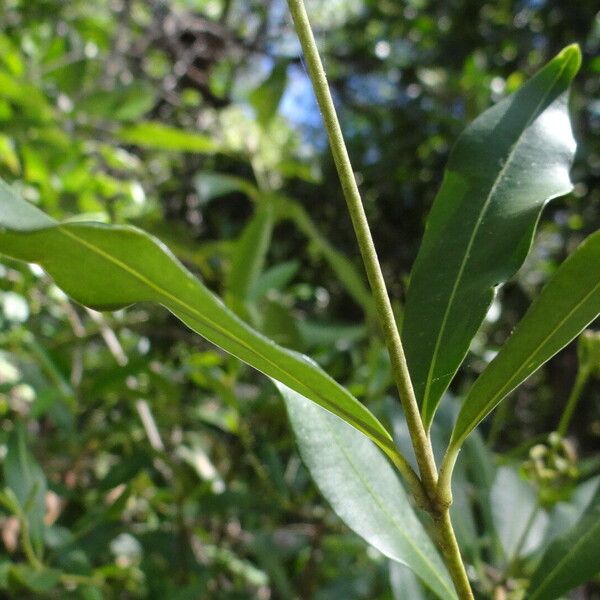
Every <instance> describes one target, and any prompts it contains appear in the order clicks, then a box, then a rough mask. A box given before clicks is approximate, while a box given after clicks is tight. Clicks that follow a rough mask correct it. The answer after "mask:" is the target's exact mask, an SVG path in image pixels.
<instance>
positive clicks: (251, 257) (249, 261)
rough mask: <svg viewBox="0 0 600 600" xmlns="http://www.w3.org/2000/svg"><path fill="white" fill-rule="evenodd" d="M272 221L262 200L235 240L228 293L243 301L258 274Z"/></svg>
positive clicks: (267, 205) (261, 267)
mask: <svg viewBox="0 0 600 600" xmlns="http://www.w3.org/2000/svg"><path fill="white" fill-rule="evenodd" d="M274 224H275V221H274V214H273V207H272V206H271V204H270V203H269V202H262V203H261V204H260V205H259V207H258V208H257V210H256V212H255V213H254V215H253V216H252V218H251V219H250V221H248V223H247V225H246V227H245V228H244V230H243V231H242V235H241V236H240V238H239V239H238V241H237V242H236V245H235V249H234V252H233V257H232V261H231V272H230V273H229V281H228V292H229V293H230V294H232V295H233V296H235V297H237V298H238V299H240V300H242V301H245V300H247V299H248V296H249V295H250V290H251V289H252V286H253V285H254V284H255V283H256V280H257V279H258V277H259V275H260V274H261V273H262V271H263V268H264V265H265V259H266V256H267V252H268V250H269V245H270V243H271V235H272V233H273V226H274Z"/></svg>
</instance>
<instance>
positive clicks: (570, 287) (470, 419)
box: [450, 232, 600, 448]
mask: <svg viewBox="0 0 600 600" xmlns="http://www.w3.org/2000/svg"><path fill="white" fill-rule="evenodd" d="M598 314H600V232H596V233H594V234H593V235H591V236H589V237H588V238H587V239H586V240H585V241H584V242H583V243H582V244H581V245H580V246H579V247H578V248H577V250H575V252H573V254H572V255H571V256H570V257H569V258H568V259H567V260H566V261H565V262H564V263H563V264H562V265H561V266H560V267H559V268H558V270H557V271H556V273H555V274H554V276H553V277H552V279H551V280H550V281H549V282H548V284H547V285H546V287H545V288H544V289H543V290H542V292H541V294H540V295H539V296H538V298H537V299H536V300H535V301H534V302H533V304H532V305H531V307H530V308H529V310H528V311H527V313H526V314H525V316H524V317H523V319H522V320H521V322H520V323H519V324H518V325H517V327H516V329H515V331H514V333H513V334H512V335H511V336H510V338H509V339H508V341H507V342H506V343H505V344H504V346H502V348H501V350H500V352H499V353H498V354H497V356H496V357H495V358H494V360H493V361H492V362H491V363H490V364H489V365H488V366H487V368H486V369H485V371H484V372H483V373H482V374H481V375H480V376H479V378H478V379H477V381H475V383H474V385H473V387H472V388H471V389H470V390H469V393H468V394H467V397H466V398H465V401H464V403H463V405H462V408H461V410H460V413H459V414H458V418H457V421H456V425H455V426H454V432H453V433H452V440H451V442H450V443H451V445H452V446H453V447H455V448H458V447H460V445H461V444H462V442H463V441H464V439H465V438H466V437H467V435H469V433H470V432H471V431H472V430H473V429H474V428H475V427H476V425H477V424H478V423H479V422H480V421H481V420H482V419H483V418H484V417H485V416H486V415H488V414H489V413H490V412H491V411H492V410H493V408H494V407H495V406H496V405H497V404H498V403H499V402H500V401H501V400H502V399H503V398H504V397H506V395H507V394H509V393H510V392H511V391H512V390H514V389H515V388H516V387H517V386H518V385H520V384H521V383H522V382H523V381H525V380H526V379H527V378H528V377H529V376H530V375H531V374H532V373H534V372H535V371H537V369H539V368H540V367H541V366H542V365H543V364H544V363H545V362H546V361H547V360H549V359H550V358H552V357H553V356H554V355H555V354H556V353H557V352H558V351H559V350H561V348H563V347H564V346H566V345H567V344H568V343H569V342H570V341H571V340H572V339H574V338H575V337H577V335H579V333H580V332H581V331H582V330H583V329H584V328H585V327H586V326H587V325H588V324H589V323H590V322H591V321H593V320H594V319H595V318H596V317H597V316H598Z"/></svg>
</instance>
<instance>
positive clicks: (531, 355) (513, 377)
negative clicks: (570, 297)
mask: <svg viewBox="0 0 600 600" xmlns="http://www.w3.org/2000/svg"><path fill="white" fill-rule="evenodd" d="M598 288H600V281H599V282H598V283H597V284H596V285H594V287H593V288H592V289H591V290H590V291H589V292H588V293H587V294H586V295H585V296H584V297H583V298H581V300H579V302H577V304H575V306H573V308H571V310H570V311H569V312H568V313H567V314H566V315H565V316H564V317H563V318H562V319H561V320H560V321H559V322H558V324H557V325H555V326H554V327H553V328H552V331H551V332H550V333H548V335H546V337H544V339H542V340H541V341H540V342H539V343H538V344H537V346H536V347H535V349H534V350H533V351H532V352H531V353H529V354H528V355H527V357H526V359H525V360H523V361H522V363H521V366H520V367H519V368H518V369H517V370H516V371H515V372H514V373H513V374H512V375H511V377H509V378H508V380H507V381H506V382H505V383H504V385H503V386H502V387H501V388H500V389H499V390H498V391H497V392H496V393H495V394H494V396H492V397H491V398H490V399H489V400H488V401H487V402H486V403H485V406H484V408H483V409H482V410H480V411H479V412H478V413H477V415H476V418H475V419H472V420H471V422H472V423H478V422H479V420H480V419H481V418H482V416H484V415H485V413H486V411H487V409H488V407H489V406H491V405H493V404H494V403H495V402H496V400H498V398H500V399H502V398H503V397H504V396H503V394H504V395H505V394H508V393H510V389H508V388H510V387H511V386H512V384H513V382H514V381H515V380H516V379H518V378H519V377H520V376H521V373H522V372H523V370H527V365H528V364H529V362H530V361H531V360H532V359H533V358H534V357H535V356H536V354H537V353H538V352H539V351H540V349H541V348H542V347H543V346H544V344H546V342H547V341H548V340H549V339H550V338H552V336H553V335H554V334H555V333H556V331H557V330H559V329H560V328H561V327H562V326H563V325H564V324H565V323H566V322H567V321H568V320H569V319H570V318H571V316H572V315H573V313H574V312H576V311H577V310H579V309H580V308H581V306H582V305H583V304H584V303H585V302H587V300H588V298H589V297H590V296H592V295H593V294H594V293H595V292H596V291H597V290H598ZM517 333H518V332H517ZM484 374H485V371H484ZM507 389H508V391H506V390H507ZM468 402H469V397H468V396H467V399H466V400H465V406H466V404H467V403H468ZM465 431H466V433H463V434H461V436H460V438H459V439H458V441H457V442H454V445H460V444H461V443H462V440H464V438H465V437H466V436H467V435H468V434H469V433H470V429H469V428H466V430H465Z"/></svg>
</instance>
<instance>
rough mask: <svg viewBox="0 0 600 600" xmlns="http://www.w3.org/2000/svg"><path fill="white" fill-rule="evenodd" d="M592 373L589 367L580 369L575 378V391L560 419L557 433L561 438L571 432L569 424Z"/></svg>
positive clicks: (571, 394) (572, 392) (570, 395)
mask: <svg viewBox="0 0 600 600" xmlns="http://www.w3.org/2000/svg"><path fill="white" fill-rule="evenodd" d="M591 372H592V371H591V369H590V368H589V367H584V368H580V369H579V371H578V372H577V377H576V378H575V383H574V384H573V389H572V390H571V393H570V394H569V399H568V400H567V405H566V406H565V410H564V412H563V414H562V416H561V418H560V422H559V423H558V428H557V431H558V433H559V434H560V436H561V437H565V436H566V435H567V432H568V430H569V423H570V422H571V418H572V417H573V413H574V412H575V407H576V406H577V403H578V402H579V398H580V397H581V392H583V389H584V388H585V386H586V384H587V382H588V379H589V377H590V374H591Z"/></svg>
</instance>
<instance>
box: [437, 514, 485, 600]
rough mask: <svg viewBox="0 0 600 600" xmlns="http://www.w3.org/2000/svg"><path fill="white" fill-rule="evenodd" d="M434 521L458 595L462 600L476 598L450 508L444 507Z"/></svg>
mask: <svg viewBox="0 0 600 600" xmlns="http://www.w3.org/2000/svg"><path fill="white" fill-rule="evenodd" d="M433 523H434V526H435V531H436V534H437V536H438V546H439V548H440V550H441V551H442V556H443V557H444V562H445V563H446V566H447V567H448V571H449V573H450V577H452V582H453V583H454V587H455V589H456V592H457V594H458V597H459V598H460V599H461V600H475V596H474V595H473V591H472V590H471V584H470V583H469V578H468V576H467V571H466V570H465V565H464V563H463V561H462V558H461V555H460V548H459V547H458V542H457V541H456V535H455V534H454V528H453V527H452V521H451V520H450V510H449V509H448V508H446V509H444V510H443V511H442V513H441V514H440V515H439V516H438V517H437V518H436V517H434V519H433Z"/></svg>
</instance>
